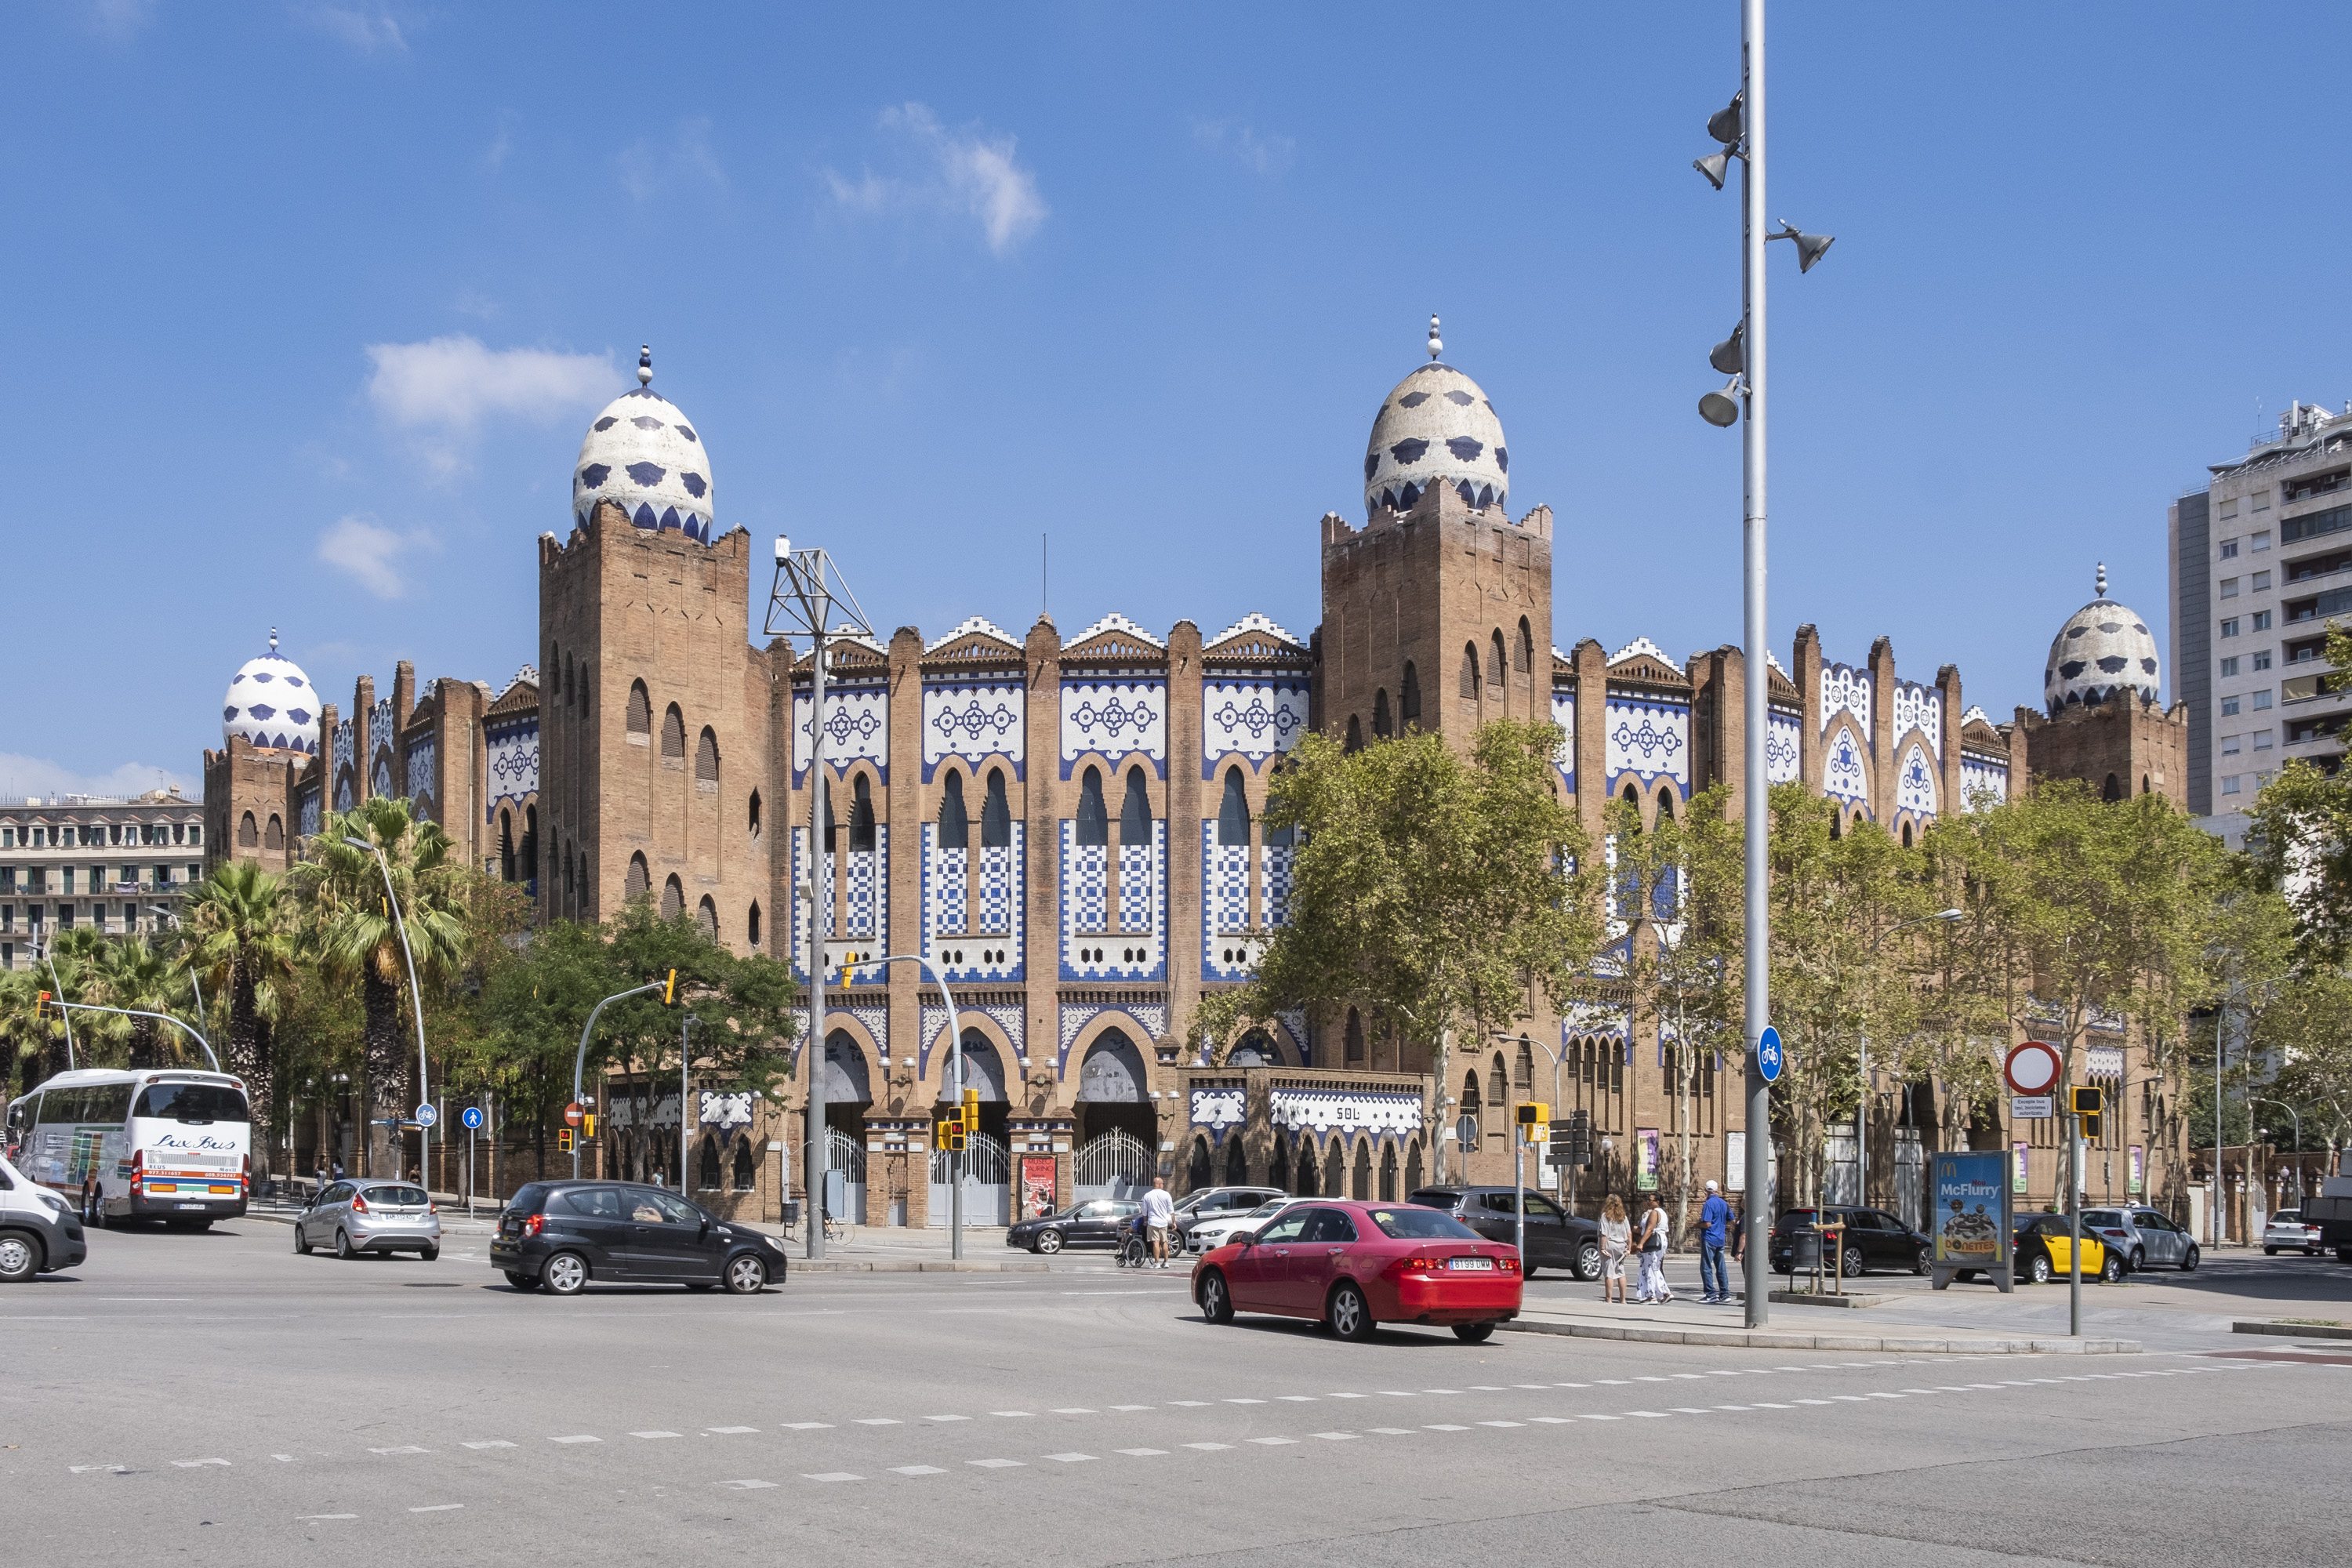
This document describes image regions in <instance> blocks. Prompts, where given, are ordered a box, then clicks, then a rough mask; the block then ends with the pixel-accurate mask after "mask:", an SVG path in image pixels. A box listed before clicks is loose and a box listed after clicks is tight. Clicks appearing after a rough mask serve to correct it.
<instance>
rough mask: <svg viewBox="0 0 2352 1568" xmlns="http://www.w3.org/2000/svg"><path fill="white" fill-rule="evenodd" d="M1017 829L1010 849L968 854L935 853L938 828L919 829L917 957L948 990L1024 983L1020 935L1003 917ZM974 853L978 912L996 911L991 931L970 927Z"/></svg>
mask: <svg viewBox="0 0 2352 1568" xmlns="http://www.w3.org/2000/svg"><path fill="white" fill-rule="evenodd" d="M1021 827H1022V825H1021V824H1019V823H1014V824H1013V843H1012V844H1011V845H1009V846H1008V845H1000V846H997V847H993V848H986V849H981V850H978V851H973V850H971V849H941V848H940V847H939V831H940V830H939V825H938V824H937V823H925V824H924V825H923V869H922V911H923V930H922V953H923V956H924V957H925V958H927V959H929V961H930V962H931V963H932V964H933V965H935V966H936V967H937V968H938V969H939V970H940V971H941V972H942V973H945V974H946V975H947V977H948V983H949V984H965V983H967V982H996V983H1011V982H1014V981H1019V980H1021V979H1023V978H1024V973H1023V965H1022V947H1023V942H1022V933H1021V932H1020V931H1013V930H1011V929H1010V928H1011V926H1012V924H1013V922H1012V920H1011V918H1010V915H1009V912H1008V911H1009V910H1011V909H1012V908H1013V888H1014V886H1015V884H1016V879H1015V878H1014V877H1013V875H1012V872H1011V868H1012V867H1013V864H1014V863H1015V862H1016V860H1017V857H1018V853H1019V846H1020V833H1021ZM975 853H977V854H978V855H979V857H980V861H981V869H980V877H979V881H980V883H981V897H980V906H981V908H982V910H990V909H993V910H995V911H996V920H997V923H996V924H995V925H994V926H990V925H988V924H986V923H985V921H984V920H983V922H982V923H979V924H975V923H974V922H973V921H972V920H971V908H970V902H971V881H972V878H971V873H970V869H969V863H970V861H971V858H972V857H973V855H974V854H975ZM989 939H993V940H989ZM1000 954H1001V955H1002V956H1001V957H1000V956H997V955H1000ZM950 955H957V956H953V957H951V956H950Z"/></svg>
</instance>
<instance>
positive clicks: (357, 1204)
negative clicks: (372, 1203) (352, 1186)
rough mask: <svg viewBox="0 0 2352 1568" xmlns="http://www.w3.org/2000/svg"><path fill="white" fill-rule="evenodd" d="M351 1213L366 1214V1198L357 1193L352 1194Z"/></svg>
mask: <svg viewBox="0 0 2352 1568" xmlns="http://www.w3.org/2000/svg"><path fill="white" fill-rule="evenodd" d="M367 1212H368V1206H367V1198H366V1197H365V1195H363V1194H359V1193H353V1194H352V1213H353V1214H365V1213H367Z"/></svg>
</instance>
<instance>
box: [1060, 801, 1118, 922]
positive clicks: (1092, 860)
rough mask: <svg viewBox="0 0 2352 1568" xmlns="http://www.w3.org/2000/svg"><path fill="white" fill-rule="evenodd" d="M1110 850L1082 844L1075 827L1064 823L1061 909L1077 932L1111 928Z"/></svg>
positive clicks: (1065, 820) (1099, 846)
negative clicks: (1078, 839)
mask: <svg viewBox="0 0 2352 1568" xmlns="http://www.w3.org/2000/svg"><path fill="white" fill-rule="evenodd" d="M1109 865H1110V847H1109V846H1108V845H1103V844H1080V843H1078V841H1077V835H1076V825H1075V824H1074V823H1072V822H1071V821H1070V820H1069V819H1067V818H1064V819H1063V822H1062V908H1063V912H1064V917H1065V921H1066V924H1067V925H1068V926H1069V927H1070V928H1071V929H1072V930H1074V931H1102V930H1104V929H1106V928H1107V927H1108V925H1109V924H1110V877H1109V874H1108V868H1109Z"/></svg>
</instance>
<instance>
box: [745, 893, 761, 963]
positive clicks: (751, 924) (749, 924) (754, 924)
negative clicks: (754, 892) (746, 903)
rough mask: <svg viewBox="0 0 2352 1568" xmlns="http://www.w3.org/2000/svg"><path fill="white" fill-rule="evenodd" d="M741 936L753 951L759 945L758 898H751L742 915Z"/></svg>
mask: <svg viewBox="0 0 2352 1568" xmlns="http://www.w3.org/2000/svg"><path fill="white" fill-rule="evenodd" d="M743 938H744V941H745V942H748V943H749V944H750V945H751V947H752V949H753V950H754V951H756V950H757V949H758V948H759V945H760V900H757V899H753V900H751V909H750V910H747V911H746V912H745V914H744V917H743Z"/></svg>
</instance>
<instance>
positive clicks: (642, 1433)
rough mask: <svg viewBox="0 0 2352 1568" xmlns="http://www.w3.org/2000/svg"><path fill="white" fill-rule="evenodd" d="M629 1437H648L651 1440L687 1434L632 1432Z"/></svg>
mask: <svg viewBox="0 0 2352 1568" xmlns="http://www.w3.org/2000/svg"><path fill="white" fill-rule="evenodd" d="M629 1436H632V1437H647V1438H651V1437H682V1436H685V1434H684V1433H682V1432H632V1433H630V1434H629Z"/></svg>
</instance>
